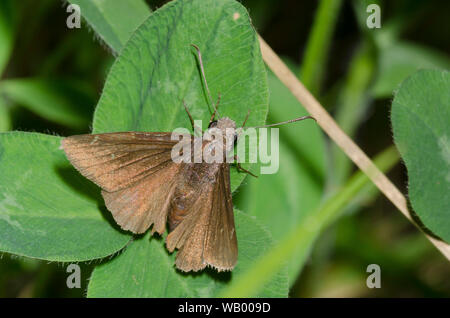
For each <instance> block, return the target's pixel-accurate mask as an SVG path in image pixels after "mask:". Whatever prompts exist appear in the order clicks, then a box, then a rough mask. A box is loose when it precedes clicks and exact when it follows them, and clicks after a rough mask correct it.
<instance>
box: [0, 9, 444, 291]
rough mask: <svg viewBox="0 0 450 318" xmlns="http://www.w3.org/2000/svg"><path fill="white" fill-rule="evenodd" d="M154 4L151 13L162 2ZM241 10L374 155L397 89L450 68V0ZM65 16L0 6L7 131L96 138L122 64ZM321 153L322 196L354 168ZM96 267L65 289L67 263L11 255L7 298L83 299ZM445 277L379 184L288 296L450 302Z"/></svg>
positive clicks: (0, 266)
mask: <svg viewBox="0 0 450 318" xmlns="http://www.w3.org/2000/svg"><path fill="white" fill-rule="evenodd" d="M372 2H376V3H379V4H380V7H381V23H382V24H381V26H382V27H381V29H372V30H371V29H368V28H367V27H366V24H365V23H366V18H367V16H368V15H369V14H368V13H367V12H366V7H367V4H368V3H372ZM147 3H148V4H149V6H150V7H151V8H152V9H153V10H155V9H157V8H158V7H160V6H161V5H163V4H164V3H165V1H147ZM242 4H243V5H244V6H246V7H247V9H248V10H249V13H250V16H251V17H252V20H253V22H254V25H255V27H256V29H257V30H258V32H259V33H260V34H261V35H262V36H263V38H264V39H265V40H266V41H267V42H268V43H269V44H270V45H271V46H272V48H273V49H274V50H275V51H276V52H277V53H278V54H279V55H280V56H282V57H283V58H284V59H285V60H286V61H287V62H289V65H290V66H291V67H292V69H294V70H295V71H296V72H297V73H298V75H299V77H300V78H301V79H302V80H303V82H304V83H305V85H306V86H308V88H309V89H310V90H311V91H312V92H313V93H314V94H315V95H316V97H317V98H318V99H319V100H320V101H321V102H323V104H324V105H325V106H326V107H327V108H328V110H329V111H330V112H331V113H332V114H333V115H334V116H335V118H336V119H337V120H338V122H339V123H340V125H341V126H342V127H343V128H344V130H345V131H346V132H347V133H348V134H350V135H351V136H352V137H354V139H355V140H356V142H357V143H358V145H360V146H361V148H362V149H363V150H364V151H365V152H366V153H367V154H368V155H369V156H370V157H373V156H374V155H376V154H377V153H379V152H380V151H382V150H384V149H386V148H388V147H389V146H390V145H391V144H392V132H391V126H390V119H389V112H390V104H391V101H392V98H393V92H394V91H395V89H396V87H397V85H398V84H399V83H400V82H401V81H402V80H403V79H404V78H405V77H407V76H408V75H409V74H411V73H412V72H414V71H415V70H417V69H419V68H446V69H448V68H449V65H450V62H449V57H448V52H450V41H449V40H448V39H450V22H449V21H448V12H450V3H449V2H448V1H437V0H433V1H425V0H423V1H420V0H408V1H406V0H399V1H395V2H394V1H339V0H330V1H294V0H283V1H275V0H273V1H272V0H247V1H242ZM68 15H69V14H68V13H66V5H65V4H64V3H63V2H62V1H56V0H40V1H32V0H22V1H7V0H1V1H0V72H1V78H0V131H7V130H23V131H36V132H44V133H49V134H58V135H62V136H67V135H72V134H78V133H88V132H90V120H91V118H92V113H93V110H94V107H95V104H96V102H97V100H98V98H99V96H100V93H101V90H102V86H103V83H104V80H105V78H106V74H107V72H108V70H109V67H110V66H111V64H112V63H113V61H114V57H113V56H112V54H110V52H109V51H108V49H107V47H106V46H105V45H104V44H102V43H101V41H100V40H99V39H98V38H97V37H96V35H95V34H94V33H93V31H91V30H90V29H89V26H88V25H87V24H85V23H82V27H81V29H68V28H67V27H66V19H67V16H68ZM269 75H270V74H269ZM270 76H271V75H270ZM269 79H270V78H269ZM271 87H273V86H271ZM271 96H272V98H271V107H272V106H273V105H274V104H277V103H283V102H284V100H281V98H280V99H279V100H273V98H275V97H274V96H276V92H271ZM280 107H281V106H280ZM271 110H272V108H271ZM276 115H277V114H275V113H272V111H271V113H270V115H269V121H275V118H276V119H277V120H287V119H291V118H293V117H294V116H296V114H292V115H291V116H290V117H288V118H278V117H279V116H276ZM284 116H287V115H286V114H284ZM300 125H301V124H300ZM289 129H295V128H287V127H286V128H284V127H282V128H281V138H284V137H283V130H284V131H285V134H286V135H285V137H286V139H289V138H288V135H289ZM324 138H325V137H324ZM325 148H326V149H325V155H324V158H323V164H324V166H325V167H326V170H325V171H326V172H325V174H324V175H320V173H318V174H317V175H315V179H314V180H315V182H316V183H317V184H319V185H320V188H321V189H322V193H321V196H322V197H323V198H327V195H329V194H330V193H332V192H333V190H335V189H336V188H337V187H339V186H340V185H342V184H343V183H344V182H345V180H347V178H348V177H349V175H351V173H352V172H353V171H355V168H354V167H353V165H351V164H350V163H349V162H348V160H347V159H346V158H345V156H343V155H342V153H340V151H339V150H337V149H336V147H335V146H334V145H333V144H332V143H331V142H329V141H328V140H327V141H326V147H325ZM303 151H308V149H306V150H303ZM293 154H294V155H295V152H293ZM281 155H282V156H283V153H282V154H281ZM294 158H295V157H294ZM294 162H295V160H294ZM300 164H301V163H299V165H300ZM298 168H299V169H300V167H298ZM280 169H281V168H280ZM301 169H305V168H304V166H302V168H301ZM388 176H389V177H390V178H391V180H393V182H394V183H395V184H396V185H397V186H398V187H399V188H400V189H401V191H402V192H403V193H407V187H406V185H407V178H406V171H405V168H404V166H402V165H401V164H398V165H397V166H396V167H395V168H394V169H393V170H392V171H390V173H389V174H388ZM254 182H258V180H256V181H254V180H248V179H247V181H246V182H244V184H243V185H242V186H241V188H240V189H239V190H238V192H237V193H236V194H235V196H234V200H235V205H236V206H237V207H238V208H241V209H242V210H243V211H244V212H245V211H247V210H250V209H251V208H252V206H253V207H254V206H255V205H256V202H252V201H251V198H257V195H255V193H252V191H253V192H255V191H257V190H256V189H255V188H254V185H253V184H254ZM286 182H288V181H286ZM252 194H253V195H252ZM249 198H250V199H249ZM275 202H276V200H275ZM294 212H295V211H294ZM373 263H375V264H379V265H380V267H381V271H382V288H380V289H368V288H367V287H366V284H365V280H366V277H367V275H368V274H367V273H366V267H367V265H369V264H373ZM95 264H96V263H95V262H92V263H89V264H80V265H81V267H82V277H83V280H82V281H83V285H82V288H81V289H68V288H67V287H66V277H67V275H68V274H67V273H66V272H65V264H55V263H51V264H50V263H48V262H43V261H38V260H31V259H25V258H20V257H16V256H12V255H9V254H3V255H1V258H0V297H82V296H84V294H85V290H86V286H87V283H88V278H89V275H90V274H89V273H90V271H91V270H92V268H93V266H94V265H95ZM449 277H450V265H449V263H448V261H447V260H446V259H445V258H444V257H443V256H442V255H441V254H440V253H439V252H438V251H437V250H436V249H435V248H434V247H433V246H432V245H431V244H430V243H429V242H428V241H427V239H426V238H425V237H424V236H423V234H422V233H420V232H419V231H418V230H417V229H416V228H415V227H414V226H413V225H411V224H410V223H409V222H408V221H407V220H406V219H405V218H404V217H403V216H402V215H401V214H400V213H398V211H396V209H395V208H394V207H393V205H392V204H391V203H390V202H389V201H387V200H386V199H385V198H384V197H383V196H381V195H379V194H378V193H377V192H376V191H374V189H373V187H372V188H367V191H365V193H364V195H363V196H359V197H358V198H356V199H355V200H354V201H353V202H352V204H351V205H350V206H348V207H347V208H346V209H345V211H343V213H342V216H341V218H340V219H339V220H338V221H337V222H336V223H335V224H333V225H332V226H331V227H329V228H328V229H326V231H325V232H324V233H323V234H322V235H321V237H320V238H319V239H318V241H317V242H316V244H315V245H314V248H313V250H312V251H311V256H310V257H309V260H308V262H307V264H306V265H305V266H304V268H303V269H302V271H301V274H300V276H299V278H298V280H297V281H296V283H295V284H294V285H293V287H292V289H291V292H290V295H291V296H292V297H449V296H450V279H449Z"/></svg>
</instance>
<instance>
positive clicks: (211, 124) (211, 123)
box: [208, 120, 217, 128]
mask: <svg viewBox="0 0 450 318" xmlns="http://www.w3.org/2000/svg"><path fill="white" fill-rule="evenodd" d="M216 126H217V120H213V121H212V122H210V123H209V125H208V128H214V127H216Z"/></svg>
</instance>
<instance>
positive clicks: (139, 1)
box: [69, 0, 150, 53]
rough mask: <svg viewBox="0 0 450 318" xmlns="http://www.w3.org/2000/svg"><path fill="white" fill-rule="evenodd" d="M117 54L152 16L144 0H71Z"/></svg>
mask: <svg viewBox="0 0 450 318" xmlns="http://www.w3.org/2000/svg"><path fill="white" fill-rule="evenodd" d="M69 2H70V3H72V4H76V5H79V6H80V10H81V15H82V16H83V17H84V18H85V19H86V21H87V22H88V23H89V24H90V25H91V27H92V28H93V29H94V31H95V32H96V33H97V35H98V36H99V37H100V38H101V39H102V41H104V42H105V43H106V44H107V45H108V46H109V47H110V48H111V49H112V50H113V51H114V52H115V53H118V52H120V51H121V50H122V48H123V46H124V45H125V43H126V42H127V41H128V39H129V38H130V36H131V34H132V33H133V32H134V31H135V30H136V28H137V27H138V26H139V25H140V24H141V23H142V22H143V21H144V20H145V19H146V18H147V17H148V16H149V15H150V9H149V7H148V6H147V5H146V3H145V1H143V0H127V1H122V0H69Z"/></svg>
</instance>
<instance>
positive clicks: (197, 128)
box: [183, 99, 202, 132]
mask: <svg viewBox="0 0 450 318" xmlns="http://www.w3.org/2000/svg"><path fill="white" fill-rule="evenodd" d="M183 106H184V109H185V110H186V113H187V114H188V116H189V120H190V121H191V125H192V129H193V130H194V132H196V131H202V129H201V128H199V127H198V126H196V125H195V123H194V119H193V118H192V115H191V113H190V112H189V109H188V108H187V105H186V102H185V101H184V99H183Z"/></svg>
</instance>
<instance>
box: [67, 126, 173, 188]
mask: <svg viewBox="0 0 450 318" xmlns="http://www.w3.org/2000/svg"><path fill="white" fill-rule="evenodd" d="M170 137H171V134H170V133H139V132H123V133H107V134H94V135H78V136H71V137H67V138H64V139H63V140H62V142H61V146H62V149H63V150H64V151H65V153H66V156H67V158H68V159H69V160H70V162H71V163H72V165H73V166H74V167H75V168H76V169H77V170H78V171H80V173H81V174H82V175H83V176H85V177H86V178H88V179H90V180H92V181H93V182H95V183H96V184H97V185H98V186H100V187H101V188H102V189H103V190H105V191H108V192H113V191H118V190H120V189H124V188H127V187H129V186H130V185H132V184H134V183H135V182H137V181H139V180H142V179H144V178H145V177H147V176H150V175H151V174H153V173H155V172H156V171H158V170H161V169H164V168H166V167H167V166H168V165H171V164H173V162H172V160H171V157H170V155H171V149H172V147H173V146H174V145H175V144H176V143H177V141H172V140H170Z"/></svg>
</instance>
